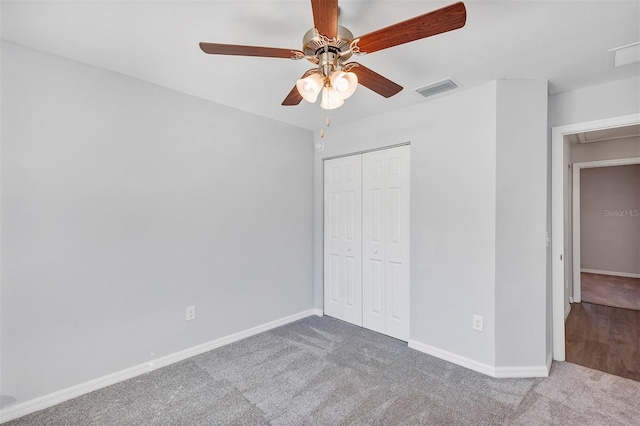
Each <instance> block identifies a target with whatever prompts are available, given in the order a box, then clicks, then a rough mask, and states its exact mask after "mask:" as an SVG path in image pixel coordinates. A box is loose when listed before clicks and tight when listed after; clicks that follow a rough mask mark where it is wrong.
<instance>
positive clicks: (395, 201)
mask: <svg viewBox="0 0 640 426" xmlns="http://www.w3.org/2000/svg"><path fill="white" fill-rule="evenodd" d="M409 149H410V148H409V146H402V147H398V148H393V149H389V150H386V151H385V172H386V173H385V184H386V192H387V204H386V209H387V229H388V232H387V239H386V241H385V254H386V257H385V271H386V275H385V282H386V294H385V301H386V307H385V313H386V317H385V326H386V331H385V332H386V334H388V335H389V336H392V337H395V338H397V339H401V340H408V339H409V332H410V329H409V303H410V298H409V297H410V293H409V282H410V281H409V272H410V269H409V248H410V244H409V231H410V223H409V220H410V214H409V213H410V212H409V195H410V194H409V185H410V170H409V167H410V162H409Z"/></svg>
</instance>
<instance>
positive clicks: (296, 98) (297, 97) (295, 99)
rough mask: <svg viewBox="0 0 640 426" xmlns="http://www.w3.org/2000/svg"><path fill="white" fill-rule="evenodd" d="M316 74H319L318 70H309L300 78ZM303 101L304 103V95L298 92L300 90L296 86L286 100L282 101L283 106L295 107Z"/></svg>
mask: <svg viewBox="0 0 640 426" xmlns="http://www.w3.org/2000/svg"><path fill="white" fill-rule="evenodd" d="M314 72H318V69H317V68H311V69H310V70H307V72H305V73H304V74H302V76H301V77H300V78H305V77H307V76H308V75H310V74H313V73H314ZM301 101H302V95H301V94H300V92H298V88H297V87H296V86H295V85H294V86H293V89H291V91H290V92H289V94H288V95H287V97H286V98H284V101H282V105H284V106H294V105H298V104H299V103H300V102H301Z"/></svg>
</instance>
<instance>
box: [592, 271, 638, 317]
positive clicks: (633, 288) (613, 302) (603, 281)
mask: <svg viewBox="0 0 640 426" xmlns="http://www.w3.org/2000/svg"><path fill="white" fill-rule="evenodd" d="M580 282H581V286H580V287H581V290H582V291H581V293H582V301H583V302H588V303H596V304H598V305H606V306H614V307H618V308H625V309H636V310H640V278H626V277H614V276H611V275H600V274H590V273H586V272H582V273H581V274H580Z"/></svg>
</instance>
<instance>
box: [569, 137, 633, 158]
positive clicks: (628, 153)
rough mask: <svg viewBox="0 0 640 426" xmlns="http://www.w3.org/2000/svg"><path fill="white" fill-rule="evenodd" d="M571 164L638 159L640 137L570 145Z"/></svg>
mask: <svg viewBox="0 0 640 426" xmlns="http://www.w3.org/2000/svg"><path fill="white" fill-rule="evenodd" d="M570 149H571V163H586V162H588V161H599V160H615V159H619V158H631V157H640V137H636V138H624V139H616V140H611V141H603V142H591V143H584V144H570Z"/></svg>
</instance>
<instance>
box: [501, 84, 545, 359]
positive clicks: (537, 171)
mask: <svg viewBox="0 0 640 426" xmlns="http://www.w3.org/2000/svg"><path fill="white" fill-rule="evenodd" d="M546 126H547V82H546V81H539V80H533V81H528V80H499V81H498V96H497V139H496V140H497V145H496V158H497V162H496V163H497V172H496V188H497V195H496V365H498V366H540V365H545V363H546V357H547V356H548V354H549V353H550V351H551V346H550V345H549V346H547V340H546V332H547V327H546V319H547V316H546V310H545V306H546V305H545V304H546V296H547V294H546V262H547V260H546V259H547V248H546V242H545V236H546V230H547V220H546V212H547V205H546V200H547V193H546V190H547V183H546V177H547V170H546V167H545V166H546V163H547V143H546V135H547V131H546ZM525 330H526V332H525ZM523 333H524V335H523Z"/></svg>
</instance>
